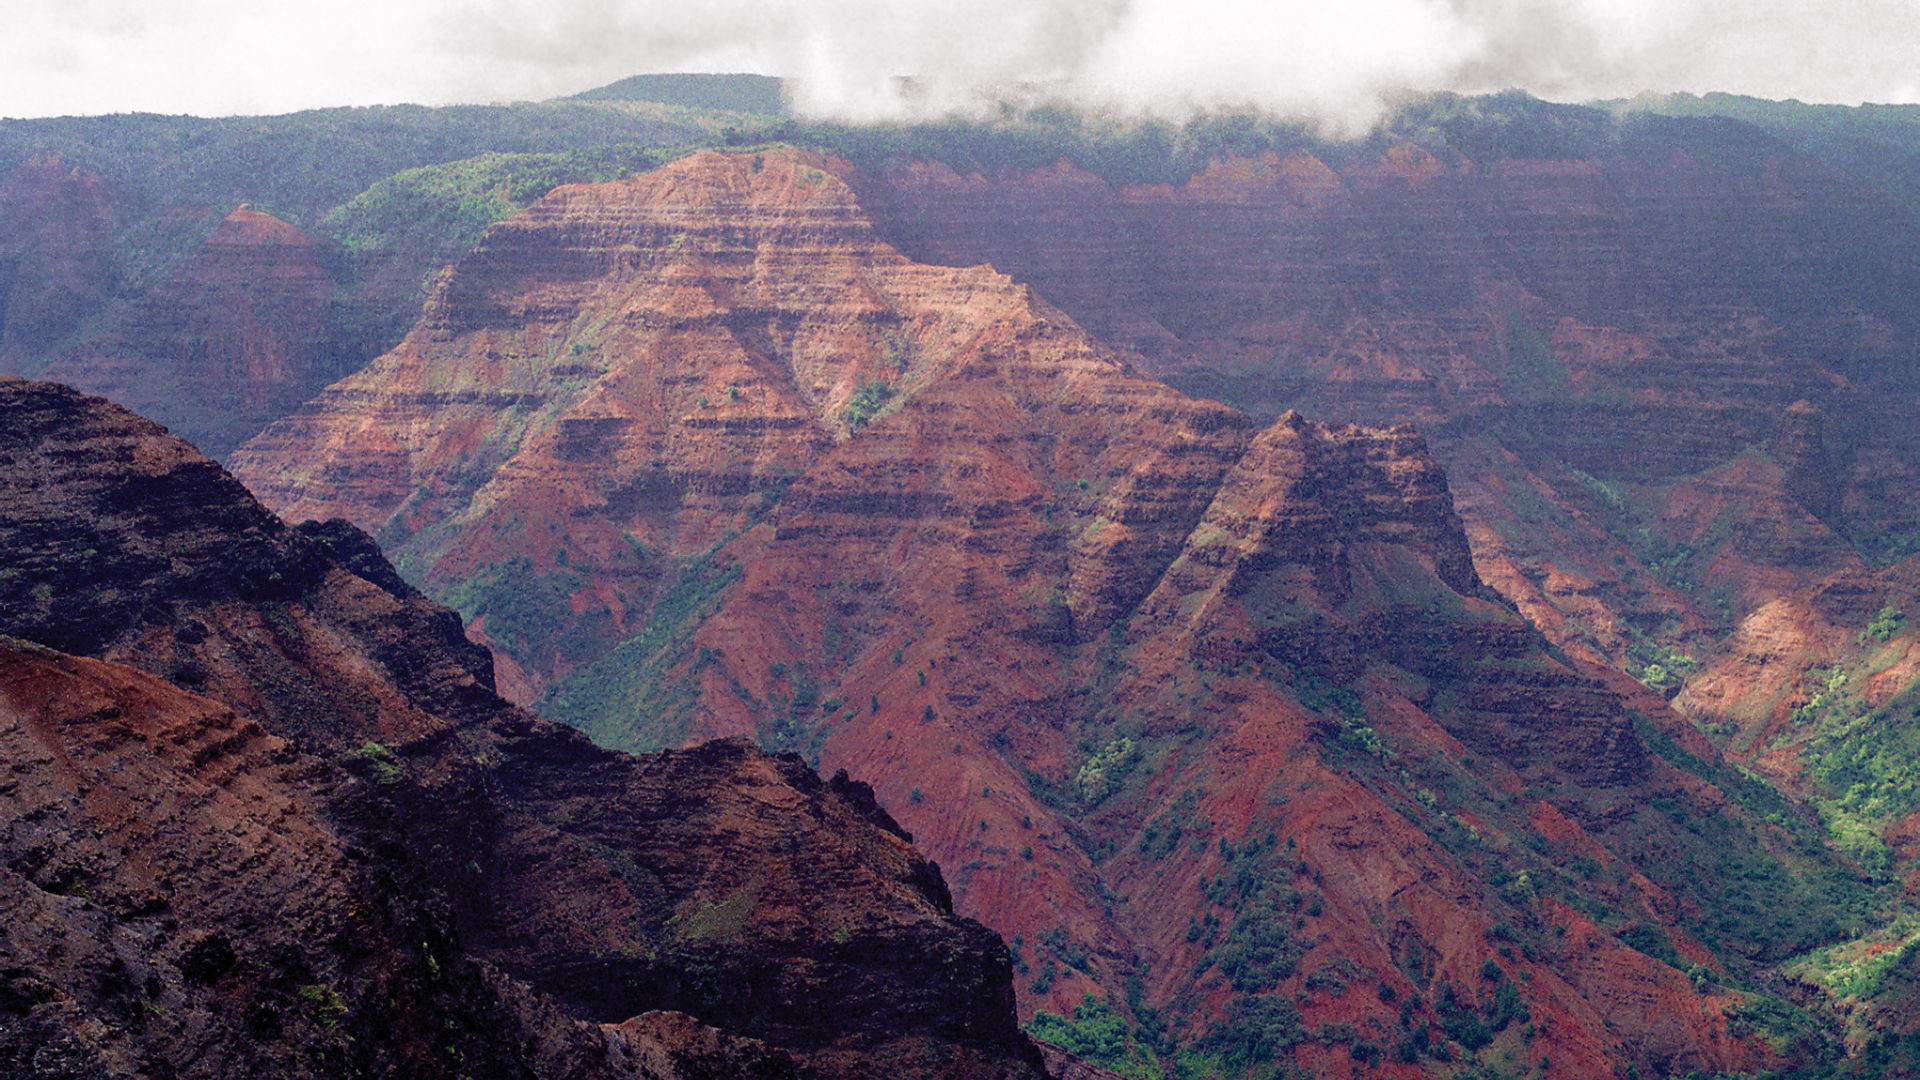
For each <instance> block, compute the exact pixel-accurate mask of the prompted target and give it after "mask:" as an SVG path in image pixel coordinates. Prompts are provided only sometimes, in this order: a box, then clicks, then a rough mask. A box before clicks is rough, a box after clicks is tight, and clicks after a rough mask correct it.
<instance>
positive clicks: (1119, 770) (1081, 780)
mask: <svg viewBox="0 0 1920 1080" xmlns="http://www.w3.org/2000/svg"><path fill="white" fill-rule="evenodd" d="M1140 756H1141V755H1140V751H1139V749H1138V748H1137V747H1136V746H1135V745H1134V742H1133V740H1132V739H1129V738H1127V737H1126V736H1124V735H1123V736H1121V737H1120V738H1118V739H1115V740H1113V741H1112V742H1109V743H1107V744H1106V745H1105V746H1102V747H1101V748H1100V749H1099V750H1098V751H1096V752H1094V753H1093V754H1092V755H1090V756H1089V757H1088V758H1087V760H1086V761H1084V762H1082V763H1081V765H1080V768H1079V769H1078V770H1076V771H1075V772H1074V774H1073V788H1074V791H1075V792H1077V793H1078V794H1079V796H1080V798H1081V800H1082V801H1084V802H1086V803H1087V804H1089V805H1091V804H1093V803H1097V802H1099V801H1100V800H1102V799H1104V798H1106V797H1107V796H1108V795H1111V794H1113V793H1114V792H1115V791H1118V790H1119V789H1120V786H1121V785H1122V784H1124V783H1126V780H1127V774H1128V773H1130V772H1132V771H1133V767H1134V766H1135V765H1138V764H1139V763H1140Z"/></svg>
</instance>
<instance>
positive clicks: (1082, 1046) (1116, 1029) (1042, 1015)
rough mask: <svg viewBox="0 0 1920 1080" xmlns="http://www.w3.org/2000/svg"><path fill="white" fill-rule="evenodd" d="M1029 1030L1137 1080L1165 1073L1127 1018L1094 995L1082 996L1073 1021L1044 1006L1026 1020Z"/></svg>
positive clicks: (1064, 1048)
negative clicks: (1134, 1031) (1029, 1019)
mask: <svg viewBox="0 0 1920 1080" xmlns="http://www.w3.org/2000/svg"><path fill="white" fill-rule="evenodd" d="M1026 1031H1027V1034H1029V1035H1031V1036H1033V1037H1034V1038H1036V1039H1039V1040H1040V1041H1042V1042H1048V1043H1052V1044H1053V1045H1055V1046H1058V1047H1059V1048H1061V1049H1062V1050H1065V1051H1067V1052H1068V1053H1071V1054H1075V1055H1077V1056H1079V1057H1082V1058H1085V1059H1086V1060H1088V1061H1091V1062H1093V1063H1094V1064H1095V1065H1098V1066H1100V1067H1101V1068H1103V1069H1109V1070H1112V1071H1113V1072H1116V1073H1119V1074H1120V1075H1122V1076H1128V1077H1134V1078H1135V1080H1159V1078H1160V1077H1162V1076H1164V1075H1165V1074H1166V1070H1165V1069H1164V1067H1163V1066H1162V1065H1161V1063H1160V1060H1159V1058H1157V1057H1156V1056H1155V1055H1154V1053H1153V1051H1152V1050H1150V1049H1148V1048H1147V1047H1146V1046H1143V1045H1142V1044H1141V1043H1140V1041H1139V1040H1138V1039H1137V1038H1136V1037H1135V1035H1134V1033H1133V1030H1132V1028H1131V1027H1130V1026H1129V1025H1128V1024H1127V1020H1126V1017H1125V1016H1123V1015H1121V1013H1120V1011H1119V1010H1118V1009H1115V1008H1114V1007H1113V1005H1112V1004H1110V1003H1108V1002H1106V1001H1102V1000H1100V999H1099V998H1096V997H1094V996H1093V995H1092V994H1088V995H1086V996H1085V997H1084V998H1082V999H1081V1001H1080V1005H1079V1007H1077V1008H1075V1009H1074V1010H1073V1018H1072V1019H1071V1020H1069V1019H1067V1018H1065V1017H1062V1016H1060V1015H1058V1014H1057V1013H1051V1012H1047V1011H1046V1010H1044V1009H1043V1010H1041V1011H1040V1012H1037V1013H1035V1014H1034V1017H1033V1019H1032V1020H1031V1021H1029V1022H1028V1023H1027V1025H1026Z"/></svg>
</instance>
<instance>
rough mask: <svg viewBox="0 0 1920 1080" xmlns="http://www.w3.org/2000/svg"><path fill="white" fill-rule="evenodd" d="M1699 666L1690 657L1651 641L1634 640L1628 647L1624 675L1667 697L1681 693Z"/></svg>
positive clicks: (1646, 639)
mask: <svg viewBox="0 0 1920 1080" xmlns="http://www.w3.org/2000/svg"><path fill="white" fill-rule="evenodd" d="M1699 666H1700V662H1699V661H1697V660H1695V659H1694V658H1693V657H1691V656H1688V655H1687V654H1686V653H1683V652H1681V651H1680V650H1678V649H1675V648H1673V647H1672V646H1670V645H1663V644H1661V643H1660V642H1657V641H1654V640H1653V639H1652V638H1637V639H1635V640H1634V642H1633V643H1632V644H1631V645H1628V646H1627V660H1626V669H1627V674H1629V675H1631V676H1633V677H1634V678H1636V679H1639V680H1640V681H1641V682H1643V683H1646V684H1647V685H1648V686H1650V687H1652V688H1653V689H1655V690H1658V691H1660V692H1661V693H1663V694H1666V695H1668V696H1669V697H1671V696H1672V695H1673V694H1677V693H1679V692H1680V686H1681V684H1682V683H1684V682H1686V679H1687V676H1688V675H1691V674H1692V673H1693V671H1694V669H1696V668H1698V667H1699Z"/></svg>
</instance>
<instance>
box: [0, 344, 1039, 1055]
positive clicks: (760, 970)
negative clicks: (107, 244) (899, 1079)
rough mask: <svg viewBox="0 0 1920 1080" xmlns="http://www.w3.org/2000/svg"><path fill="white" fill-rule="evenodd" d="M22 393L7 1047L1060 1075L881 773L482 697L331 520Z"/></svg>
mask: <svg viewBox="0 0 1920 1080" xmlns="http://www.w3.org/2000/svg"><path fill="white" fill-rule="evenodd" d="M0 413H4V415H5V416H6V418H7V423H5V424H4V425H0V428H3V429H4V430H5V432H6V435H5V445H4V447H0V468H4V469H7V470H11V472H12V475H13V477H14V482H12V483H9V484H8V485H7V486H8V489H9V490H10V491H11V492H12V496H11V497H10V498H9V499H8V500H7V501H6V503H5V504H4V505H0V532H4V535H5V542H4V543H3V544H0V550H5V551H7V552H8V553H9V555H8V557H7V559H6V560H5V562H4V564H3V565H0V579H3V580H4V581H5V583H6V587H7V589H8V593H7V595H6V604H5V607H4V611H5V615H6V626H5V630H6V632H7V633H9V634H12V635H15V636H16V637H17V638H21V639H26V640H27V641H31V642H34V643H35V644H33V645H30V646H29V645H27V644H24V643H22V642H18V641H15V642H13V643H11V644H3V645H0V671H3V672H4V675H0V681H3V685H4V688H5V689H4V691H0V738H4V739H10V740H12V741H13V743H14V745H9V746H8V747H7V755H8V760H10V761H12V762H13V763H14V769H13V772H12V773H11V774H10V777H11V779H10V781H9V783H8V784H7V785H6V787H5V789H4V791H0V844H4V845H5V858H4V860H3V862H4V865H5V866H6V867H8V870H7V874H8V875H11V876H10V877H9V878H8V879H7V882H6V883H5V884H4V888H6V889H7V890H9V895H10V896H12V897H13V900H15V901H18V902H17V903H16V902H13V901H10V902H9V903H8V904H7V906H6V909H5V910H6V911H7V915H6V916H5V917H4V919H0V941H4V942H5V948H6V949H7V950H8V953H9V955H8V963H7V965H6V971H5V973H4V978H5V979H7V980H8V983H7V986H8V989H7V998H6V1000H7V1002H8V1003H9V1004H8V1006H7V1011H6V1012H5V1014H4V1016H3V1017H0V1055H4V1056H0V1060H7V1061H10V1062H15V1063H20V1064H21V1065H22V1067H23V1068H26V1067H30V1068H35V1069H41V1070H42V1071H45V1070H48V1069H55V1070H57V1069H67V1070H69V1071H72V1070H76V1069H77V1070H80V1072H81V1074H85V1075H106V1076H143V1075H152V1074H153V1073H154V1072H156V1071H172V1072H174V1073H175V1074H177V1075H182V1076H199V1075H209V1076H210V1075H216V1074H217V1075H229V1074H231V1072H232V1071H234V1070H235V1069H241V1068H248V1069H267V1070H269V1071H273V1072H275V1073H276V1074H282V1075H294V1076H307V1075H313V1076H320V1075H341V1074H342V1072H343V1071H360V1072H365V1073H367V1074H369V1075H401V1074H405V1075H452V1074H454V1073H456V1072H458V1071H460V1070H461V1069H467V1070H470V1071H474V1072H481V1073H494V1074H512V1075H531V1076H554V1077H560V1076H568V1077H601V1076H607V1077H613V1076H632V1075H643V1076H661V1075H676V1074H678V1075H686V1076H709V1075H714V1074H715V1073H716V1071H726V1072H727V1073H728V1074H729V1075H733V1074H735V1072H736V1070H738V1071H744V1072H747V1073H749V1074H752V1075H762V1076H768V1077H774V1076H788V1075H795V1076H797V1075H811V1076H844V1077H878V1076H881V1075H899V1074H901V1073H902V1072H903V1071H904V1072H905V1073H907V1074H909V1075H920V1074H923V1075H968V1076H990V1077H992V1076H1000V1077H1008V1078H1014V1077H1036V1076H1038V1075H1040V1063H1039V1058H1038V1056H1037V1053H1036V1052H1035V1051H1034V1050H1033V1048H1032V1047H1031V1045H1030V1044H1029V1043H1028V1042H1027V1041H1026V1040H1025V1038H1024V1037H1023V1036H1022V1035H1021V1034H1020V1033H1019V1031H1018V1029H1017V1027H1016V1026H1015V1016H1014V1012H1013V1007H1012V1006H1013V992H1012V986H1011V971H1010V967H1009V960H1008V956H1007V952H1006V949H1005V946H1004V945H1002V944H1001V943H1000V941H999V940H998V939H997V938H996V937H995V936H994V935H993V934H992V933H990V932H989V931H987V930H986V929H984V928H983V927H981V926H980V925H979V924H977V923H974V922H971V921H969V920H964V919H957V918H955V917H954V915H953V913H952V903H951V900H950V898H949V895H948V892H947V888H946V885H945V884H944V881H943V879H942V878H941V875H940V873H939V871H938V869H937V868H936V867H934V866H933V865H932V864H931V863H929V862H927V861H926V860H925V859H924V858H923V857H921V856H920V855H919V854H917V853H916V852H915V851H914V850H913V848H912V846H911V844H910V842H909V840H908V838H907V836H906V834H905V833H904V832H903V831H902V830H901V829H900V827H899V826H898V825H896V824H895V823H894V822H893V821H892V819H890V818H889V817H888V816H887V815H886V814H885V812H884V811H882V810H880V808H879V807H878V806H877V804H876V803H875V800H874V798H873V795H872V792H871V790H870V789H868V788H867V787H866V785H864V784H861V783H859V782H856V781H852V780H849V779H848V778H847V777H845V776H844V775H840V776H836V777H835V778H834V779H833V780H831V781H822V780H821V779H820V778H819V777H818V776H817V775H816V774H814V773H813V772H812V771H811V770H810V769H808V768H807V767H806V765H805V764H804V763H803V762H801V761H800V760H799V759H797V758H795V757H793V756H791V755H788V756H784V757H775V756H771V755H768V754H766V753H764V752H762V751H759V750H757V749H754V748H753V747H751V746H750V745H747V744H745V743H741V742H733V743H718V744H714V745H711V746H707V747H702V748H699V749H695V750H691V751H673V752H666V753H661V754H656V755H651V756H648V757H631V756H627V755H622V754H617V753H614V752H611V751H607V750H603V749H600V748H597V747H595V746H593V745H591V744H590V743H588V742H587V741H586V739H585V738H584V737H582V736H580V735H579V734H577V733H575V732H573V731H571V730H569V729H566V728H562V727H559V726H556V725H553V724H549V723H546V722H543V721H539V720H536V719H534V718H532V717H530V716H528V715H526V714H525V713H522V712H520V711H518V710H516V709H514V708H512V707H511V706H509V705H507V704H506V703H505V702H503V701H501V700H500V699H498V698H497V697H494V696H493V695H492V693H491V691H490V688H489V683H490V677H489V671H488V668H487V663H486V655H485V653H484V651H481V650H478V649H476V648H474V647H473V646H470V645H467V644H466V643H465V640H464V638H463V637H462V636H461V633H460V624H459V621H458V619H457V618H455V617H454V616H452V614H451V613H449V612H447V611H445V610H444V609H440V608H437V607H436V606H434V605H432V604H431V603H429V602H428V601H426V600H425V599H424V598H423V597H421V596H420V595H419V594H418V593H416V592H414V591H413V590H412V589H411V588H409V587H407V586H405V585H404V584H403V583H402V582H401V581H400V580H399V578H398V576H397V575H396V574H395V573H394V571H393V568H392V567H391V566H390V565H389V564H387V563H386V562H385V560H384V559H383V558H381V557H380V555H379V553H378V551H377V549H376V548H374V547H373V546H372V544H371V542H370V541H369V540H368V539H367V538H366V537H365V535H364V534H362V533H360V532H358V530H356V529H354V528H353V527H352V526H350V525H348V524H346V523H345V522H335V523H332V524H326V525H311V526H308V527H305V528H303V529H300V530H295V529H293V528H291V527H289V526H287V525H285V524H284V523H282V522H280V521H279V520H278V519H276V518H274V517H272V516H271V515H269V514H267V513H266V512H265V511H264V510H262V509H261V508H260V507H259V506H258V505H257V504H255V503H253V502H252V501H251V499H250V498H249V497H248V496H247V495H246V493H245V491H244V490H243V489H242V488H240V487H239V485H238V484H237V483H235V482H234V481H233V480H232V479H231V478H230V477H228V476H226V475H225V474H224V473H223V472H221V471H220V470H219V468H218V467H217V466H214V465H213V464H211V463H210V462H208V461H207V460H206V459H205V458H203V457H201V456H200V455H199V454H197V453H195V452H194V451H193V450H192V449H191V448H190V447H188V446H187V445H186V444H184V443H182V442H180V441H179V440H177V439H173V438H170V437H168V436H167V435H166V434H165V433H164V432H163V431H162V430H161V429H160V428H158V427H157V426H155V425H153V424H150V423H147V422H145V421H142V420H139V419H138V418H137V417H134V416H132V415H131V414H128V413H126V412H125V411H124V410H121V409H118V408H116V407H114V406H111V405H109V404H108V403H106V402H104V401H101V400H99V399H94V398H87V397H84V396H82V395H79V394H77V393H75V392H73V391H71V390H67V389H65V388H61V387H55V386H51V385H48V384H40V383H26V382H22V381H20V380H7V381H4V382H0ZM27 477H31V481H30V482H29V481H28V480H27V479H26V478H27ZM50 646H57V647H59V648H61V649H66V650H73V651H76V652H85V653H90V654H92V655H93V656H94V657H97V658H105V659H85V658H79V657H75V656H71V655H66V654H64V653H55V652H52V651H50V649H49V647H50ZM115 659H117V660H120V661H123V662H125V663H126V664H129V665H137V666H139V667H142V668H145V669H147V670H146V672H145V673H142V672H137V671H134V670H132V669H131V667H128V666H120V665H118V664H115V663H111V662H108V661H111V660H115ZM162 677H164V678H166V679H170V680H171V682H170V683H169V682H164V681H162ZM185 687H191V688H193V690H195V691H197V693H193V692H188V691H187V690H186V689H184V688H185Z"/></svg>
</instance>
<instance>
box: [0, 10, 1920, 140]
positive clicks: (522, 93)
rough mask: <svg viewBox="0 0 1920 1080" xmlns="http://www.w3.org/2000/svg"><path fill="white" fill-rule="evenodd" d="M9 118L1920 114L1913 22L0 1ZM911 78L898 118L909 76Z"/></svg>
mask: <svg viewBox="0 0 1920 1080" xmlns="http://www.w3.org/2000/svg"><path fill="white" fill-rule="evenodd" d="M0 14H4V16H5V23H4V25H5V30H4V32H0V116H11V117H27V116H50V115H63V114H91V113H107V112H128V111H144V112H169V113H178V112H186V113H195V114H200V115H226V114H235V113H277V112H289V111H293V110H296V109H303V108H312V107H319V106H327V105H370V104H382V103H396V102H418V103H422V104H445V103H451V102H489V101H514V100H530V99H539V98H546V97H552V96H557V95H561V94H568V93H574V92H577V91H580V90H585V89H588V88H591V87H594V86H599V85H603V84H605V83H608V82H612V81H613V80H615V79H618V78H622V77H624V76H627V75H631V74H637V73H640V72H649V71H758V72H762V73H765V74H770V75H784V76H788V77H790V78H793V79H794V80H796V87H797V89H796V94H797V101H796V104H797V105H799V106H800V107H801V108H802V109H803V110H804V111H807V112H810V113H814V114H830V115H837V116H841V117H847V118H855V119H865V118H874V117H879V116H888V115H899V114H900V112H901V111H902V110H914V109H918V110H922V111H940V110H945V109H950V108H963V107H965V106H966V105H967V104H968V103H969V102H976V101H978V100H981V99H982V98H984V97H987V96H990V95H993V94H995V93H998V92H1000V91H1001V90H1002V88H1004V87H1007V86H1010V85H1019V84H1025V85H1034V84H1040V85H1044V86H1047V87H1050V88H1055V89H1058V90H1059V91H1061V92H1064V93H1070V94H1072V95H1074V96H1076V97H1077V98H1079V99H1081V100H1083V101H1086V102H1089V103H1093V102H1104V103H1113V104H1120V105H1124V106H1129V107H1134V108H1142V109H1151V110H1154V111H1157V112H1160V113H1165V114H1177V113H1181V112H1184V111H1186V110H1190V109H1192V108H1196V107H1205V106H1211V105H1242V104H1257V105H1264V106H1269V107H1273V108H1276V109H1279V110H1281V111H1285V112H1294V113H1299V112H1311V113H1316V114H1319V115H1323V116H1329V117H1333V118H1336V119H1340V120H1343V121H1345V122H1347V123H1358V122H1363V121H1364V120H1365V119H1366V118H1367V117H1369V116H1370V115H1371V114H1372V113H1373V111H1374V110H1375V109H1377V108H1378V107H1379V103H1380V102H1381V101H1382V100H1385V99H1387V98H1390V97H1392V96H1394V95H1396V94H1399V93H1402V92H1405V91H1409V90H1413V91H1418V90H1432V89H1455V90H1462V91H1484V90H1497V89H1502V88H1505V87H1510V86H1517V87H1520V88H1522V89H1526V90H1530V91H1532V92H1533V93H1536V94H1539V95H1540V96H1542V97H1548V98H1553V99H1555V100H1585V99H1590V98H1595V97H1621V96H1630V95H1633V94H1637V93H1641V92H1666V91H1672V90H1691V91H1696V92H1704V91H1708V90H1727V91H1732V92H1737V93H1747V94H1756V95H1761V96H1766V97H1797V98H1800V99H1802V100H1806V101H1832V102H1844V103H1849V104H1851V103H1857V102H1860V101H1863V100H1865V101H1894V102H1913V101H1920V0H1744V2H1737V3H1736V2H1728V0H1340V2H1339V3H1337V4H1336V3H1302V2H1298V0H974V2H973V3H970V4H969V3H958V2H956V0H939V2H934V0H441V2H431V0H309V2H306V3H298V2H296V3H279V2H275V0H0ZM900 75H912V76H915V79H916V82H915V86H916V88H917V89H916V92H915V94H914V95H913V96H911V97H910V98H907V99H903V96H902V94H901V93H900V90H899V86H900V84H899V83H898V81H897V80H896V78H895V77H896V76H900Z"/></svg>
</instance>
